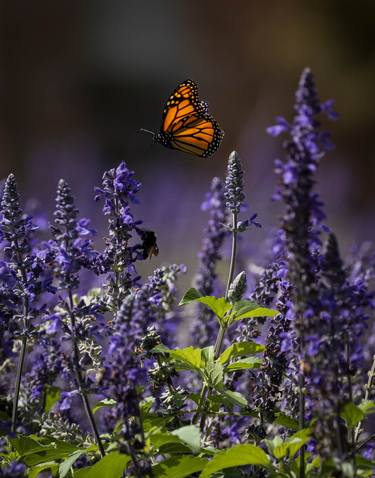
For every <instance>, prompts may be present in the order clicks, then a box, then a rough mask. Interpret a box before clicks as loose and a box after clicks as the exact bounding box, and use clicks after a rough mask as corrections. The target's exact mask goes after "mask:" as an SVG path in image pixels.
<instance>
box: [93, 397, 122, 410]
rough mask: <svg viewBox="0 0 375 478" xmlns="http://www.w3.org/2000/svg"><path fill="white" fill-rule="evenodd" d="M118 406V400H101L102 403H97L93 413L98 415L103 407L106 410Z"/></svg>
mask: <svg viewBox="0 0 375 478" xmlns="http://www.w3.org/2000/svg"><path fill="white" fill-rule="evenodd" d="M115 405H116V400H113V398H103V400H100V402H97V403H96V404H95V405H94V407H93V409H92V413H96V412H97V411H98V410H100V409H101V408H103V407H106V408H112V407H114V406H115Z"/></svg>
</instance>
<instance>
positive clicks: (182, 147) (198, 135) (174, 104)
mask: <svg viewBox="0 0 375 478" xmlns="http://www.w3.org/2000/svg"><path fill="white" fill-rule="evenodd" d="M141 131H145V132H147V133H151V134H152V135H153V137H154V140H155V141H156V142H157V143H161V144H162V145H163V146H166V147H167V148H172V149H177V150H178V151H182V152H184V153H190V154H193V155H195V156H201V157H203V158H206V157H207V156H211V154H213V153H214V152H215V151H216V150H217V148H218V147H219V145H220V143H221V140H222V139H223V136H224V131H222V130H221V129H220V126H219V124H218V122H217V121H216V120H215V119H214V118H213V117H212V116H211V115H210V114H209V113H208V104H207V103H206V102H205V101H202V100H200V99H199V97H198V87H197V85H196V83H195V82H194V81H193V80H186V81H184V82H182V83H180V84H179V85H178V86H177V88H176V89H175V90H174V92H173V93H172V94H171V96H170V97H169V99H168V101H167V104H166V105H165V108H164V112H163V117H162V124H161V129H160V131H159V133H157V134H155V133H153V132H152V131H148V130H145V129H142V130H141Z"/></svg>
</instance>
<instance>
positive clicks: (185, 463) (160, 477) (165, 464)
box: [152, 455, 207, 478]
mask: <svg viewBox="0 0 375 478" xmlns="http://www.w3.org/2000/svg"><path fill="white" fill-rule="evenodd" d="M206 464H207V460H206V459H204V458H199V457H197V456H186V455H183V456H180V457H173V458H169V459H168V460H165V461H162V462H161V463H158V464H157V465H155V466H153V468H152V471H153V475H154V477H155V478H185V477H187V476H191V475H192V474H194V473H197V472H198V471H201V470H203V468H204V466H205V465H206Z"/></svg>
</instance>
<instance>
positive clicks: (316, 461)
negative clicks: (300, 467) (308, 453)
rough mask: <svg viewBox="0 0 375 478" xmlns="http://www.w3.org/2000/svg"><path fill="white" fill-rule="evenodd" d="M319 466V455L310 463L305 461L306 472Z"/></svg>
mask: <svg viewBox="0 0 375 478" xmlns="http://www.w3.org/2000/svg"><path fill="white" fill-rule="evenodd" d="M320 467H321V459H320V456H316V457H315V458H314V459H313V460H312V462H311V463H307V465H306V473H309V472H310V471H313V470H314V469H319V468H320Z"/></svg>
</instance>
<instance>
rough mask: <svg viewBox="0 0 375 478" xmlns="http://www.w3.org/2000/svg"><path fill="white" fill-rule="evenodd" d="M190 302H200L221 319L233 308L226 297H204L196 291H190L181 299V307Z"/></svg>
mask: <svg viewBox="0 0 375 478" xmlns="http://www.w3.org/2000/svg"><path fill="white" fill-rule="evenodd" d="M190 302H200V303H201V304H205V305H207V307H209V308H210V309H211V310H212V311H213V312H214V314H215V315H217V316H218V317H219V318H220V319H222V318H223V317H224V315H225V314H226V313H227V312H228V310H230V309H231V308H232V305H231V304H230V303H229V302H228V301H227V300H225V298H224V297H220V298H217V297H214V296H213V295H205V296H202V295H201V294H200V293H199V292H198V291H197V290H196V289H189V290H188V291H187V292H186V294H185V295H184V297H183V298H182V299H181V302H180V304H179V305H185V304H189V303H190Z"/></svg>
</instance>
